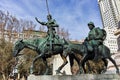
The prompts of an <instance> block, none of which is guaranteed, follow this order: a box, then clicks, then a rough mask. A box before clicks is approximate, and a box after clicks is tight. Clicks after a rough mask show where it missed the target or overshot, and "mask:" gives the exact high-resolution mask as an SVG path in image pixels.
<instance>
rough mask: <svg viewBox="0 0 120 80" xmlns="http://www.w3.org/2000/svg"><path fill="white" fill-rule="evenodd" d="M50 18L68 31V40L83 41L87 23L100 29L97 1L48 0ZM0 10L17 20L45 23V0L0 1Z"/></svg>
mask: <svg viewBox="0 0 120 80" xmlns="http://www.w3.org/2000/svg"><path fill="white" fill-rule="evenodd" d="M48 5H49V9H50V13H51V15H52V17H53V18H54V19H55V20H56V22H57V23H58V24H59V26H60V27H61V28H64V29H65V30H68V31H69V33H70V39H73V40H80V39H84V38H85V37H86V36H87V34H88V32H89V29H88V27H87V23H88V22H89V21H93V22H94V23H95V26H98V27H101V28H102V22H101V16H100V11H99V6H98V1H97V0H48ZM0 10H3V11H9V12H10V14H12V15H13V16H16V17H18V18H22V19H26V20H32V21H33V22H35V24H37V26H39V24H38V23H37V22H36V21H35V19H34V18H35V17H38V18H39V20H41V21H47V19H46V16H47V9H46V1H45V0H0Z"/></svg>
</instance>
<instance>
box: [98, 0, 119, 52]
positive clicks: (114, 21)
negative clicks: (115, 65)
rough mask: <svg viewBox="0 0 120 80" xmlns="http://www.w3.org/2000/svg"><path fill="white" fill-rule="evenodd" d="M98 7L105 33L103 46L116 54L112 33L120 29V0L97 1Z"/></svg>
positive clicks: (115, 39)
mask: <svg viewBox="0 0 120 80" xmlns="http://www.w3.org/2000/svg"><path fill="white" fill-rule="evenodd" d="M98 4H99V7H100V12H101V18H102V23H103V28H104V29H105V30H106V31H107V37H106V40H105V41H104V43H105V45H106V46H108V47H109V48H110V50H111V53H116V52H117V50H118V44H117V38H118V36H115V35H114V32H115V31H116V30H117V29H118V28H120V26H118V23H119V21H120V0H98Z"/></svg>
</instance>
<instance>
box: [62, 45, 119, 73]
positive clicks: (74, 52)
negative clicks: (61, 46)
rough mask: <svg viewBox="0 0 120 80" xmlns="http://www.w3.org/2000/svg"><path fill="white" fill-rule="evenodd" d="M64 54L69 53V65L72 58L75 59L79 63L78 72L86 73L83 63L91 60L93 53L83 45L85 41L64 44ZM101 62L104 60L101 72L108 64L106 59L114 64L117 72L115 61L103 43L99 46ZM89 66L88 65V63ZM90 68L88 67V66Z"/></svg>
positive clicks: (71, 62) (71, 63)
mask: <svg viewBox="0 0 120 80" xmlns="http://www.w3.org/2000/svg"><path fill="white" fill-rule="evenodd" d="M63 53H64V54H66V55H69V59H70V65H71V67H72V66H73V59H75V60H76V61H77V63H78V65H79V69H80V70H79V73H83V71H84V73H86V69H85V63H86V62H87V61H88V60H93V59H94V56H95V54H94V53H93V52H90V51H88V49H87V46H86V45H85V43H82V44H72V43H71V44H69V45H67V46H66V48H65V50H64V52H63ZM79 55H81V56H82V59H81V58H79ZM98 58H100V59H101V60H102V61H103V62H104V65H105V67H104V69H103V71H101V73H102V72H105V71H106V69H107V65H108V61H107V59H109V60H110V61H111V62H112V63H113V64H114V66H115V68H116V73H119V68H118V66H117V64H116V62H115V60H113V59H112V57H111V55H110V50H109V48H108V47H107V46H105V45H100V46H99V57H98ZM88 66H89V65H88ZM88 69H89V70H90V67H89V68H88Z"/></svg>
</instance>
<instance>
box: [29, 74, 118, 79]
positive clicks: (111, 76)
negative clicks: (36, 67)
mask: <svg viewBox="0 0 120 80" xmlns="http://www.w3.org/2000/svg"><path fill="white" fill-rule="evenodd" d="M28 80H120V75H118V74H96V75H93V74H81V75H39V76H35V75H29V76H28Z"/></svg>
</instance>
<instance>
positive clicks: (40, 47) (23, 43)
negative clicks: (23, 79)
mask: <svg viewBox="0 0 120 80" xmlns="http://www.w3.org/2000/svg"><path fill="white" fill-rule="evenodd" d="M56 41H57V40H56ZM57 43H58V42H57ZM53 45H54V46H53V51H52V54H51V53H50V50H51V49H50V45H48V41H47V40H46V38H35V39H29V40H22V39H21V40H18V41H16V43H15V45H14V48H13V56H14V57H17V56H18V54H19V52H20V51H21V50H23V49H24V48H29V49H32V50H34V51H36V52H37V53H38V55H37V56H36V57H35V58H34V59H33V61H32V65H31V67H30V73H31V74H32V73H33V68H34V63H35V61H36V60H37V59H38V58H41V59H42V60H43V63H44V64H45V66H46V71H45V73H44V75H46V74H48V70H49V67H48V64H47V60H46V59H47V58H49V57H51V56H52V55H57V54H60V56H61V58H62V59H63V61H64V62H63V64H62V65H61V66H60V67H59V68H58V70H56V72H57V73H59V72H60V70H61V69H62V68H63V67H64V66H65V65H66V64H67V63H68V61H67V59H66V57H67V56H66V55H64V54H63V50H64V45H68V43H67V41H66V40H65V39H59V44H53ZM43 53H44V55H41V54H43Z"/></svg>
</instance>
